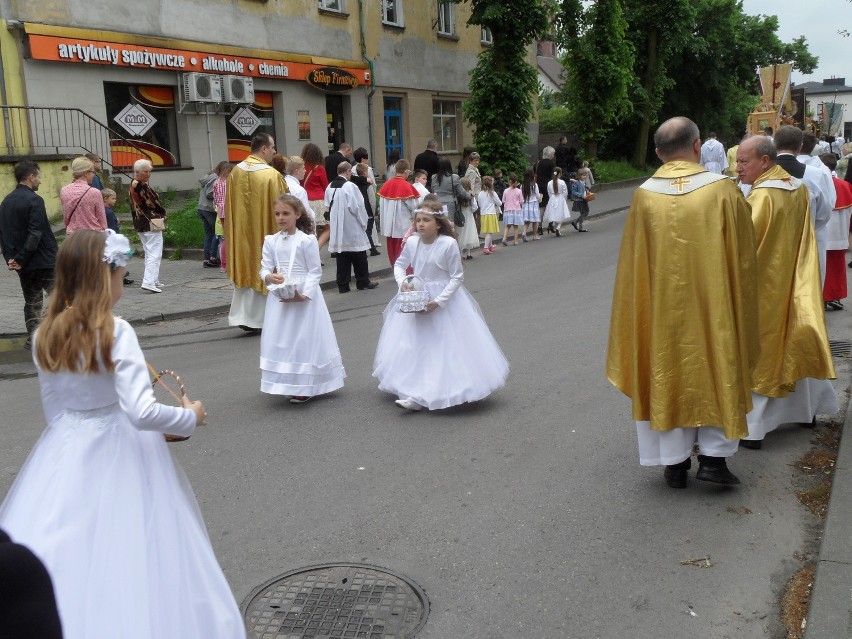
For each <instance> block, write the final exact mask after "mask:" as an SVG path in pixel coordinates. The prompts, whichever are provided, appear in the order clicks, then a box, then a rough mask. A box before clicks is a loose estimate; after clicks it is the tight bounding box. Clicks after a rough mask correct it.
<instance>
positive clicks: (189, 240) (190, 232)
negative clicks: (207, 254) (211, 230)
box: [163, 200, 204, 248]
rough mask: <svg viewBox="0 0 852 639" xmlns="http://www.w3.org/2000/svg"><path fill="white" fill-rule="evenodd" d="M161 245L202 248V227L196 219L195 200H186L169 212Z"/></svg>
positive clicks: (196, 207)
mask: <svg viewBox="0 0 852 639" xmlns="http://www.w3.org/2000/svg"><path fill="white" fill-rule="evenodd" d="M163 243H164V244H165V245H166V246H168V247H171V248H202V247H203V246H204V225H203V224H202V223H201V219H200V218H199V217H198V201H197V200H187V201H186V202H184V204H183V206H182V207H181V208H179V209H176V210H173V211H170V212H169V219H168V220H167V221H166V230H165V232H164V233H163Z"/></svg>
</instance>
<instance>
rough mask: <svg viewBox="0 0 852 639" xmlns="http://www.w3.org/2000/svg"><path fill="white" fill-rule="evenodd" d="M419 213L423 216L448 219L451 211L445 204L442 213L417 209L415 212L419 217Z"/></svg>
mask: <svg viewBox="0 0 852 639" xmlns="http://www.w3.org/2000/svg"><path fill="white" fill-rule="evenodd" d="M418 213H422V214H423V215H434V216H435V217H447V216H448V215H449V213H450V211H449V209H448V208H447V205H446V204H445V205H444V207H443V208H442V209H441V210H440V211H432V210H431V209H417V210H415V211H414V215H417V214H418Z"/></svg>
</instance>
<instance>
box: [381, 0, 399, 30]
mask: <svg viewBox="0 0 852 639" xmlns="http://www.w3.org/2000/svg"><path fill="white" fill-rule="evenodd" d="M382 22H384V23H385V24H389V25H392V26H394V27H401V26H403V22H402V0H382Z"/></svg>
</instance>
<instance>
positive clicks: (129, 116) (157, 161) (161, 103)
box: [104, 82, 180, 169]
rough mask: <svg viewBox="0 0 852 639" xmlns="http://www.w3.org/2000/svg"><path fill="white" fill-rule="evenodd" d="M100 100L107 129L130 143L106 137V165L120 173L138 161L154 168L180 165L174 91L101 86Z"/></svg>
mask: <svg viewBox="0 0 852 639" xmlns="http://www.w3.org/2000/svg"><path fill="white" fill-rule="evenodd" d="M104 100H105V102H106V113H107V120H108V126H109V128H110V129H111V130H113V131H115V132H116V133H118V134H120V135H121V136H122V137H123V138H124V140H130V141H132V142H133V146H130V145H128V144H127V143H126V142H124V140H122V139H120V138H119V137H118V136H116V135H114V134H113V133H110V146H111V151H112V157H111V159H110V164H112V165H113V166H114V167H117V168H122V169H127V168H129V167H132V166H133V163H134V162H135V161H136V160H139V159H149V160H151V164H153V165H154V166H155V167H158V166H178V165H179V164H180V154H179V152H178V136H177V111H176V109H175V91H174V87H158V86H146V85H137V84H118V83H113V82H104ZM140 149H141V151H142V152H140Z"/></svg>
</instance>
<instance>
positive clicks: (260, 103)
mask: <svg viewBox="0 0 852 639" xmlns="http://www.w3.org/2000/svg"><path fill="white" fill-rule="evenodd" d="M240 111H243V113H241V114H240V116H239V119H238V120H235V118H236V117H237V113H234V114H233V115H226V116H225V120H226V122H227V124H226V125H225V132H226V134H227V136H228V162H242V161H243V160H245V159H246V158H247V157H248V156H249V155H250V154H251V139H252V138H253V137H254V136H255V135H257V134H258V133H268V134H269V135H271V136H272V137H275V117H274V114H273V112H272V93H269V92H267V91H255V92H254V102H253V103H252V104H249V105H246V106H244V107H243V108H242V109H240ZM252 118H254V119H252ZM238 125H239V126H238ZM309 126H310V123H309Z"/></svg>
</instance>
